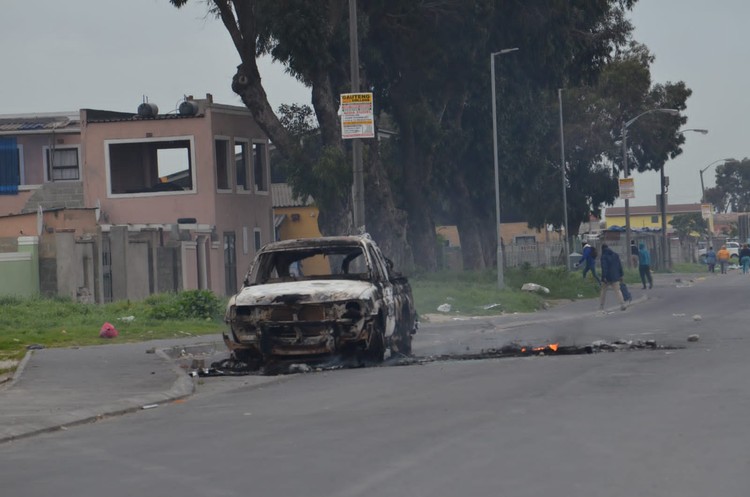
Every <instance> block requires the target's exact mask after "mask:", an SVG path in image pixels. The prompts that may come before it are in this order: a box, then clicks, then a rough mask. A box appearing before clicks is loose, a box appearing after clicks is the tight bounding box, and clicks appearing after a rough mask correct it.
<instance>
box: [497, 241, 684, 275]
mask: <svg viewBox="0 0 750 497" xmlns="http://www.w3.org/2000/svg"><path fill="white" fill-rule="evenodd" d="M632 239H633V240H635V243H636V245H638V244H640V243H643V244H644V245H645V246H646V248H648V250H649V252H650V253H651V266H652V268H654V269H660V268H661V266H662V265H663V263H662V261H663V260H664V254H665V247H664V240H663V238H662V237H661V236H660V235H659V234H658V233H657V234H653V233H648V234H635V235H634V236H633V238H632ZM591 243H592V244H593V245H595V246H596V247H597V249H598V250H599V252H600V253H601V246H602V244H605V243H606V244H607V245H609V248H611V249H612V250H613V251H615V252H616V253H617V254H619V256H620V259H621V260H622V262H623V266H625V267H627V261H628V259H627V258H628V257H630V250H629V249H628V247H627V246H626V245H627V244H626V242H625V236H624V233H623V234H622V237H619V238H616V239H604V240H599V241H598V242H591ZM667 243H668V245H669V246H668V250H669V253H670V255H671V261H672V264H678V263H683V262H697V261H698V259H697V250H698V245H697V243H696V242H690V241H686V242H681V241H680V240H678V239H676V238H670V239H668V240H667ZM580 255H581V244H580V242H576V243H575V246H574V247H572V248H571V259H572V260H573V262H578V259H579V258H580ZM503 259H504V262H505V267H520V266H523V265H526V264H528V265H530V266H532V267H550V266H564V265H565V252H564V247H563V244H562V242H546V243H544V242H531V243H514V244H509V245H505V246H503Z"/></svg>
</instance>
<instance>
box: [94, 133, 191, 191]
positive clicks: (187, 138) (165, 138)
mask: <svg viewBox="0 0 750 497" xmlns="http://www.w3.org/2000/svg"><path fill="white" fill-rule="evenodd" d="M168 141H189V142H190V169H191V171H190V176H191V182H192V184H193V188H192V189H190V190H183V191H175V192H170V191H166V192H142V193H112V177H111V173H110V157H109V146H110V145H116V144H119V143H147V142H168ZM197 169H198V167H197V163H196V161H195V137H194V136H193V135H184V136H159V137H153V138H125V139H116V140H104V170H105V173H106V178H107V198H137V197H162V196H170V195H195V194H196V193H198V179H197Z"/></svg>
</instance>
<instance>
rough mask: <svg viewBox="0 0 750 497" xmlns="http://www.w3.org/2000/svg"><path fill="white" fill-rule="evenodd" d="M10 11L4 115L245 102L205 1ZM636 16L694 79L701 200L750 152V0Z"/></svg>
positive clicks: (643, 34) (671, 5)
mask: <svg viewBox="0 0 750 497" xmlns="http://www.w3.org/2000/svg"><path fill="white" fill-rule="evenodd" d="M2 7H3V11H2V17H3V28H2V30H0V46H3V47H5V56H4V57H3V59H4V60H5V63H4V64H5V69H4V70H3V77H2V80H0V81H1V83H0V85H1V86H0V90H1V91H2V100H0V102H1V103H0V114H27V113H34V112H58V111H71V110H78V109H80V108H94V109H107V110H117V111H126V112H135V111H136V109H137V107H138V105H139V104H140V103H141V102H142V101H143V99H144V97H146V98H148V100H149V101H150V102H152V103H156V104H157V105H158V106H159V110H160V112H162V113H164V112H168V111H170V110H174V109H176V108H177V106H179V103H180V101H181V100H182V98H183V96H184V95H194V96H195V97H196V98H202V97H203V96H205V94H206V93H212V94H213V95H214V101H215V102H218V103H225V104H236V105H241V103H240V101H239V99H238V98H237V96H236V95H234V93H232V90H231V88H230V82H231V78H232V76H233V74H234V69H235V67H236V66H237V64H238V63H239V57H238V56H237V55H236V52H235V50H234V47H233V46H232V44H231V42H230V40H229V36H228V34H227V33H226V31H225V29H224V27H223V26H222V25H221V23H220V22H218V21H216V20H215V19H213V18H206V17H205V4H204V2H202V1H196V0H193V1H192V2H190V3H189V4H188V6H187V7H184V8H182V9H180V10H177V9H175V8H174V7H172V6H171V4H170V3H169V1H168V0H68V1H61V0H34V1H29V0H3V1H2ZM632 19H633V22H634V24H635V26H636V31H635V37H636V39H637V40H638V41H640V42H642V43H645V44H646V45H647V46H648V47H649V48H650V49H651V51H652V53H653V54H654V55H655V56H656V61H655V63H654V65H653V66H652V77H653V81H654V82H661V83H665V82H668V81H672V82H676V81H685V82H686V84H687V86H688V87H689V88H691V89H692V90H693V96H692V97H691V98H690V99H689V100H688V102H687V111H686V114H687V116H688V123H687V125H686V126H685V127H686V128H706V129H708V130H709V134H708V135H701V134H698V133H687V135H686V138H687V142H686V144H685V145H684V147H683V154H682V155H681V156H680V157H678V158H677V159H675V160H673V161H669V162H668V163H667V165H666V174H667V175H668V176H669V177H670V183H671V186H670V192H669V201H670V203H673V204H674V203H691V202H698V201H699V200H700V193H701V192H700V190H701V189H700V177H699V173H698V171H699V170H700V169H701V168H703V167H705V166H707V165H708V164H710V163H711V162H713V161H716V160H718V159H723V158H729V157H735V158H738V159H742V158H744V157H746V156H747V155H749V154H748V153H747V151H746V145H745V144H746V143H747V140H746V139H744V138H745V137H744V136H743V134H744V133H745V129H746V126H745V120H746V119H747V118H748V116H750V92H749V90H748V78H746V77H745V75H746V73H747V72H748V68H747V62H748V60H750V57H748V55H750V53H749V52H750V44H747V43H744V42H743V41H742V40H743V38H744V37H743V34H744V32H745V27H746V24H747V22H748V19H750V1H748V0H714V1H712V2H707V1H705V0H640V1H639V2H638V4H637V6H636V8H635V10H634V11H633V13H632ZM521 48H522V47H521ZM519 53H521V52H519ZM261 71H262V74H263V78H264V84H265V87H266V91H267V92H268V95H269V99H270V100H271V105H272V106H273V107H274V108H276V107H278V105H279V104H280V103H292V102H301V103H309V101H310V97H309V94H308V92H306V91H305V90H304V88H303V87H301V86H300V85H299V84H297V83H296V82H294V81H293V80H291V78H289V77H287V76H285V74H284V72H283V69H282V68H280V67H279V66H278V65H275V64H271V63H269V62H267V61H264V62H263V63H262V64H261ZM566 146H572V144H566ZM713 172H714V168H711V169H710V170H708V171H707V172H706V173H704V179H705V182H706V187H709V186H713V185H714V174H713ZM635 181H636V197H637V198H636V199H635V200H633V201H632V202H631V205H654V203H655V195H656V193H657V192H658V188H659V187H658V184H659V179H658V173H645V174H636V175H635ZM616 205H620V203H618V204H616Z"/></svg>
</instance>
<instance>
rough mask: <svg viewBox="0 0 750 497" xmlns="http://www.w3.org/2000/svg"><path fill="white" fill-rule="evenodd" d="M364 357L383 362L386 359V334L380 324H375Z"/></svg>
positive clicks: (369, 360)
mask: <svg viewBox="0 0 750 497" xmlns="http://www.w3.org/2000/svg"><path fill="white" fill-rule="evenodd" d="M362 358H363V359H364V360H365V361H367V362H375V363H379V362H383V360H384V359H385V336H384V335H383V330H382V329H381V327H380V326H375V327H374V328H373V330H372V333H371V334H370V340H369V342H368V343H367V345H366V346H365V350H364V351H363V353H362Z"/></svg>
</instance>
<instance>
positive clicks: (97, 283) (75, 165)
mask: <svg viewBox="0 0 750 497" xmlns="http://www.w3.org/2000/svg"><path fill="white" fill-rule="evenodd" d="M268 145H269V144H268V140H267V138H266V137H265V135H264V134H263V133H262V131H261V130H260V128H259V127H258V125H257V123H255V121H254V120H253V118H252V116H251V115H250V112H249V111H248V110H247V109H246V108H244V107H237V106H229V105H221V104H216V103H214V102H213V99H212V97H211V95H206V98H205V99H192V97H189V98H187V99H186V100H185V101H184V102H182V104H181V105H180V106H179V110H177V111H175V112H169V113H159V111H158V109H157V108H156V106H155V105H153V104H148V103H144V104H141V105H140V106H139V107H138V112H136V113H126V112H113V111H105V110H93V109H82V110H80V111H79V112H78V113H50V114H44V115H20V116H18V115H14V116H9V115H5V116H3V115H0V152H2V151H3V150H5V151H7V150H12V149H15V151H16V153H15V156H13V155H12V154H11V155H8V154H7V153H0V192H2V193H3V195H0V237H5V238H7V237H14V236H19V235H20V234H21V232H23V234H24V235H31V236H42V235H51V234H54V233H56V232H62V231H61V230H62V229H63V228H58V227H57V226H56V225H53V224H52V223H49V222H46V221H45V220H44V218H43V219H42V220H41V221H40V222H39V223H36V222H34V223H33V225H32V226H31V227H29V219H28V217H27V216H20V215H21V214H27V213H40V215H42V214H44V213H45V212H47V211H50V210H54V211H56V212H58V213H59V212H61V211H64V210H70V209H88V210H91V211H92V213H93V216H92V220H91V221H90V225H87V226H86V227H85V228H84V227H77V228H76V229H73V230H72V231H71V228H64V230H65V231H64V232H66V233H69V234H71V236H73V237H74V239H75V240H79V239H80V238H82V237H83V236H84V233H83V232H84V231H85V232H86V233H87V235H86V236H89V237H90V236H91V235H90V233H92V232H93V233H96V237H95V245H96V248H95V256H94V259H95V260H94V270H95V273H96V275H95V276H94V277H93V281H94V283H93V287H94V288H86V289H85V290H86V291H88V292H90V293H91V294H92V295H94V296H95V297H96V300H97V301H108V300H112V299H121V298H142V297H144V296H147V295H148V294H150V293H155V292H158V291H174V290H182V289H210V290H212V291H214V292H215V293H217V294H219V295H225V294H231V293H234V292H235V291H236V290H237V288H238V286H239V283H240V282H241V279H242V277H243V275H244V273H245V271H246V270H247V267H248V265H249V263H250V261H251V260H252V258H253V257H254V255H255V252H256V250H257V249H259V248H260V247H261V246H262V245H263V244H265V243H267V242H269V241H272V239H273V236H274V232H273V214H272V205H271V191H270V188H271V187H270V169H269V164H268V160H269V155H268ZM14 173H15V174H14ZM14 183H15V184H14ZM58 215H64V214H58ZM29 230H31V231H32V232H31V233H29V232H28V231H29ZM165 254H169V255H165ZM61 264H65V261H63V260H61V259H60V258H58V266H60V265H61ZM170 265H171V270H167V266H170ZM40 271H44V268H42V269H40ZM42 278H43V275H40V279H42ZM1 284H2V283H0V285H1ZM85 285H88V283H85ZM43 293H44V292H43ZM46 293H50V292H49V291H48V290H47V291H46Z"/></svg>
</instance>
